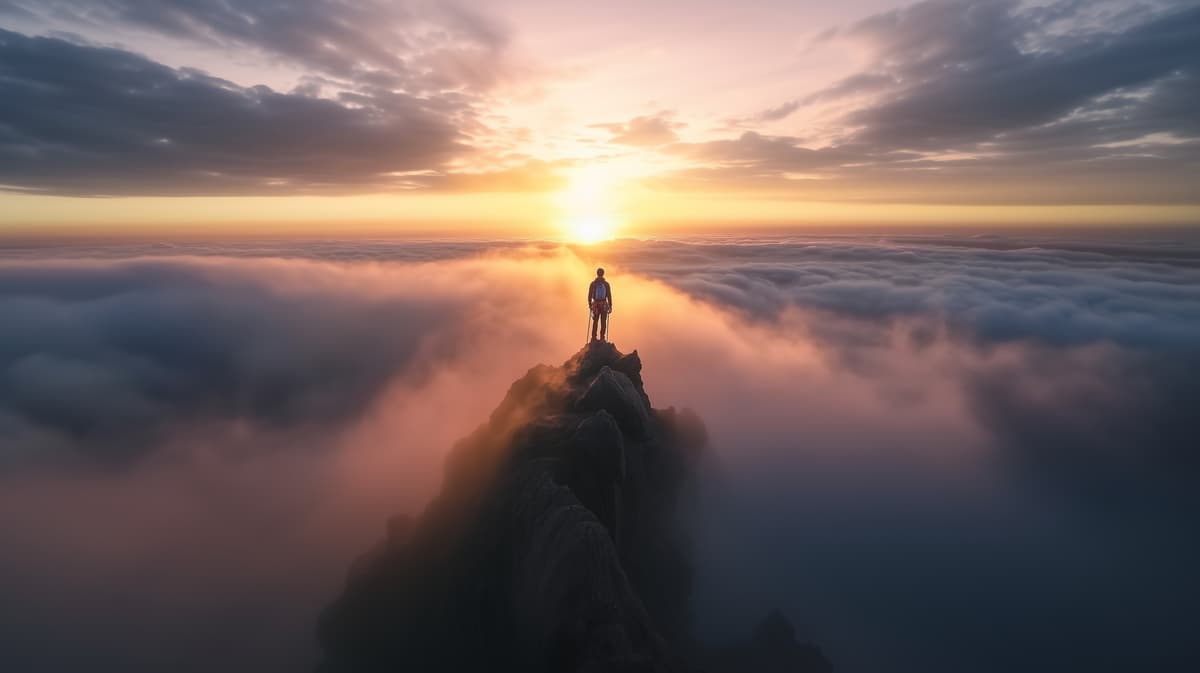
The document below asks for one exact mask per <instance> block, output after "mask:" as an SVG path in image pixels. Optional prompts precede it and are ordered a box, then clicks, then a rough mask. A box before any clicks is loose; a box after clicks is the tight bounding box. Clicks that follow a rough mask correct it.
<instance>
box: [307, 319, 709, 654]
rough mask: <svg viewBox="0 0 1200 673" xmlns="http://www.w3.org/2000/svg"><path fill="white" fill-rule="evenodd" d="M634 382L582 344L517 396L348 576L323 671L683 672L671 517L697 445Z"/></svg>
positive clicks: (682, 610) (694, 420) (680, 596)
mask: <svg viewBox="0 0 1200 673" xmlns="http://www.w3.org/2000/svg"><path fill="white" fill-rule="evenodd" d="M641 372H642V361H641V358H640V357H639V356H638V353H637V351H633V352H632V353H629V354H624V353H621V352H620V351H619V350H618V349H617V347H616V346H615V345H613V344H611V343H607V342H593V343H590V344H588V345H587V346H585V347H584V348H582V349H581V350H580V351H579V352H577V353H575V354H574V355H573V356H571V357H570V358H569V359H568V360H567V361H566V362H565V363H563V365H561V366H559V367H551V366H547V365H538V366H536V367H534V368H532V369H530V370H529V371H528V372H527V373H526V374H525V375H524V376H523V377H521V378H520V379H518V380H517V381H515V382H514V383H513V384H512V386H511V387H510V388H509V390H508V392H507V394H506V395H505V397H504V399H503V400H502V401H501V402H500V404H499V405H498V406H497V408H496V410H495V411H494V412H493V413H492V414H491V416H490V417H489V419H488V421H487V422H486V423H484V424H483V425H481V426H480V427H479V428H478V429H476V430H475V431H474V432H472V433H471V434H470V435H468V436H467V437H465V438H464V439H462V440H460V441H459V442H458V443H457V444H456V445H455V447H454V448H453V449H452V451H451V452H450V455H449V457H448V458H447V461H446V469H445V477H444V481H443V485H442V489H441V492H440V493H439V494H438V495H437V496H436V497H435V498H434V499H433V501H431V503H430V504H429V506H428V507H427V508H426V510H425V511H424V512H423V513H422V515H421V516H420V517H418V518H416V519H407V518H402V517H397V518H395V519H393V522H392V523H391V525H390V526H389V532H390V534H389V536H388V538H387V540H385V541H384V542H382V543H381V544H380V545H378V546H377V547H376V548H375V549H373V550H372V551H371V552H369V553H368V554H367V555H365V556H364V557H363V558H362V559H360V560H359V561H358V562H357V563H355V565H354V567H353V569H352V571H351V575H350V578H349V580H348V582H347V586H346V589H345V592H344V593H343V595H342V596H341V597H340V598H338V600H337V601H336V602H335V603H334V604H333V605H331V606H330V607H329V608H328V609H327V610H326V611H325V612H324V613H323V615H322V618H321V622H320V625H319V629H318V630H319V635H320V639H321V644H322V648H323V650H324V659H323V663H322V666H321V669H320V670H321V671H322V672H324V673H334V672H337V673H342V672H357V671H379V670H401V669H413V670H423V671H452V670H453V671H460V670H491V671H496V670H512V671H574V670H603V671H607V670H630V671H632V670H638V671H676V670H679V671H683V670H687V669H688V667H687V664H686V663H685V661H686V659H687V655H688V653H687V652H685V649H686V644H687V643H690V642H691V638H690V624H689V621H690V616H691V596H692V575H693V571H692V563H691V550H690V548H689V546H688V544H687V542H686V540H687V539H688V537H687V534H686V531H685V529H684V527H683V525H682V523H681V517H680V516H679V514H678V508H679V499H680V495H681V491H682V489H683V488H684V486H685V484H686V483H687V481H688V480H689V479H690V478H691V477H692V475H693V474H694V472H695V468H696V461H697V460H698V458H699V456H700V455H701V452H702V451H703V449H704V446H705V444H706V442H707V435H706V431H705V429H704V425H703V423H701V422H700V420H699V418H698V417H696V415H695V414H693V413H691V412H689V411H687V410H684V411H679V412H677V411H676V410H675V409H674V408H668V409H655V408H653V406H652V405H651V404H650V398H649V396H647V394H646V391H645V388H644V385H643V381H642V376H641Z"/></svg>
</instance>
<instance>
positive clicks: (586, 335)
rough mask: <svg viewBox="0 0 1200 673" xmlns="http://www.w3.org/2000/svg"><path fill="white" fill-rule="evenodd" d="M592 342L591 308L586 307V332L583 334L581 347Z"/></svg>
mask: <svg viewBox="0 0 1200 673" xmlns="http://www.w3.org/2000/svg"><path fill="white" fill-rule="evenodd" d="M591 342H592V308H591V307H590V306H589V307H588V324H587V331H586V332H584V333H583V345H585V346H586V345H588V344H590V343H591Z"/></svg>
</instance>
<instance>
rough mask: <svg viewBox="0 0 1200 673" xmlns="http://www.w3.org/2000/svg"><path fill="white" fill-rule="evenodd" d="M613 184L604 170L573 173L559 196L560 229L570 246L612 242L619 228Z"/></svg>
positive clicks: (598, 167)
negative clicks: (570, 243) (610, 240)
mask: <svg viewBox="0 0 1200 673" xmlns="http://www.w3.org/2000/svg"><path fill="white" fill-rule="evenodd" d="M614 185H615V180H614V178H613V176H612V175H611V173H609V172H608V171H606V170H605V168H604V167H603V166H587V167H582V168H579V169H577V170H575V171H574V172H573V173H572V174H571V177H570V181H569V182H568V184H567V187H566V189H564V190H563V191H562V192H560V193H559V196H558V206H559V210H560V213H561V215H560V220H559V221H560V226H561V227H562V230H563V235H564V236H565V238H566V239H567V240H568V241H571V242H573V243H598V242H600V241H606V240H608V239H611V238H613V236H614V235H615V233H616V229H617V226H618V218H617V215H616V197H615V195H614Z"/></svg>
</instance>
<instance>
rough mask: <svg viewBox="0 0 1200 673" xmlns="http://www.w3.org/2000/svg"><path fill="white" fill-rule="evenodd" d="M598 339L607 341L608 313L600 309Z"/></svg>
mask: <svg viewBox="0 0 1200 673" xmlns="http://www.w3.org/2000/svg"><path fill="white" fill-rule="evenodd" d="M600 338H601V339H603V340H605V341H608V311H605V310H604V309H600Z"/></svg>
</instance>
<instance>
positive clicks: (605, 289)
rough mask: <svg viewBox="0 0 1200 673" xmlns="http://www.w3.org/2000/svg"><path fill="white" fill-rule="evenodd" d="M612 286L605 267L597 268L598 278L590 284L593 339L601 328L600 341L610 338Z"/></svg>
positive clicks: (589, 295)
mask: <svg viewBox="0 0 1200 673" xmlns="http://www.w3.org/2000/svg"><path fill="white" fill-rule="evenodd" d="M612 307H613V301H612V286H611V285H609V284H608V281H607V280H605V279H604V269H596V278H595V280H593V281H592V284H591V285H588V311H590V312H591V324H592V341H595V340H596V330H597V328H599V330H600V341H607V340H608V314H609V313H612Z"/></svg>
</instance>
